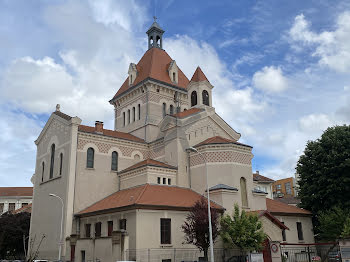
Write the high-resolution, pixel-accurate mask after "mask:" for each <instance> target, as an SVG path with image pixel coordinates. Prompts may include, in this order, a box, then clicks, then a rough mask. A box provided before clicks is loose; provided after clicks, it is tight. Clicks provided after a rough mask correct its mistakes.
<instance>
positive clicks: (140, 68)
mask: <svg viewBox="0 0 350 262" xmlns="http://www.w3.org/2000/svg"><path fill="white" fill-rule="evenodd" d="M172 61H173V60H172V59H171V57H170V56H169V55H168V54H167V52H165V51H164V50H162V49H159V48H151V49H149V50H147V51H146V53H145V54H144V55H143V57H142V58H141V60H140V61H139V62H138V64H137V65H136V68H137V77H136V79H135V81H134V83H133V85H132V86H135V85H136V84H138V83H140V82H141V81H143V80H145V79H147V78H153V79H156V80H159V81H162V82H164V83H167V84H170V85H173V86H177V87H180V88H185V89H186V88H187V85H188V83H189V80H188V78H187V77H186V76H185V74H184V73H183V72H182V71H181V70H180V68H179V71H178V83H177V84H176V83H174V82H172V81H171V79H170V77H169V73H168V67H169V65H170V63H171V62H172ZM132 86H129V78H127V79H126V80H125V82H124V83H123V85H122V86H121V87H120V88H119V90H118V92H117V93H116V94H115V95H114V97H113V98H116V97H117V96H119V95H120V94H122V93H124V92H126V91H127V90H128V89H129V88H131V87H132Z"/></svg>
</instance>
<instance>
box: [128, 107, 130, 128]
mask: <svg viewBox="0 0 350 262" xmlns="http://www.w3.org/2000/svg"><path fill="white" fill-rule="evenodd" d="M128 124H130V109H128Z"/></svg>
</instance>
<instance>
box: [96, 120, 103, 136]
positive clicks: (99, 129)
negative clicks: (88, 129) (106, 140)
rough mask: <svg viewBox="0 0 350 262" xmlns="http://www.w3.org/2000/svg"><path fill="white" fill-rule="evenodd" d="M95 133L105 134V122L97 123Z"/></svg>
mask: <svg viewBox="0 0 350 262" xmlns="http://www.w3.org/2000/svg"><path fill="white" fill-rule="evenodd" d="M95 132H96V133H100V134H102V133H103V122H102V121H95Z"/></svg>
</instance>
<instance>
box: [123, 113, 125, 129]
mask: <svg viewBox="0 0 350 262" xmlns="http://www.w3.org/2000/svg"><path fill="white" fill-rule="evenodd" d="M123 126H125V112H123Z"/></svg>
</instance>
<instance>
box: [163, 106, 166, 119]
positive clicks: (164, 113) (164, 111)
mask: <svg viewBox="0 0 350 262" xmlns="http://www.w3.org/2000/svg"><path fill="white" fill-rule="evenodd" d="M165 116H166V103H163V118H164V117H165Z"/></svg>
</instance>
